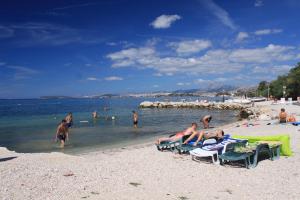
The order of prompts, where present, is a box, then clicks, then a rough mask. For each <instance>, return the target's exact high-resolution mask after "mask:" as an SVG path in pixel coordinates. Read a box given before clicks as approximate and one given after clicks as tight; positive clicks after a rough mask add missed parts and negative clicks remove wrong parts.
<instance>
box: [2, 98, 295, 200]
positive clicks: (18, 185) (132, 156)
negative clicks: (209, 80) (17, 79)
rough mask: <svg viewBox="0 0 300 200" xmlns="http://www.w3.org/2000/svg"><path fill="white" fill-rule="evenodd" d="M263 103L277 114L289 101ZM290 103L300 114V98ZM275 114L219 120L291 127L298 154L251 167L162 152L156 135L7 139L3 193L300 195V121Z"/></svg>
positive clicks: (230, 129) (231, 127) (272, 128)
mask: <svg viewBox="0 0 300 200" xmlns="http://www.w3.org/2000/svg"><path fill="white" fill-rule="evenodd" d="M257 106H258V107H259V106H261V108H260V110H264V111H263V112H264V113H268V114H270V115H273V114H277V111H278V109H280V107H281V106H282V105H269V104H268V103H259V104H257ZM285 107H286V108H287V111H288V112H290V113H291V112H295V113H296V115H297V119H298V120H300V118H299V117H300V106H295V105H286V106H285ZM271 121H273V120H271ZM250 122H254V121H250ZM269 122H270V120H266V121H264V120H261V119H260V120H256V121H255V124H257V125H255V126H249V127H245V126H242V124H243V123H244V121H238V122H233V123H229V124H226V125H224V126H222V127H218V128H224V130H225V133H230V134H240V135H274V134H283V133H285V134H289V135H290V137H291V146H292V150H293V151H294V156H293V157H281V158H280V159H279V160H277V161H270V160H264V161H262V162H260V163H259V165H258V166H257V167H256V168H255V169H251V170H247V169H244V168H235V167H232V166H226V167H223V166H217V165H213V164H209V163H198V162H195V161H192V160H191V157H190V156H188V155H177V154H172V153H170V152H159V151H157V150H156V147H155V146H154V144H153V141H152V142H150V141H149V142H143V143H142V144H136V145H129V146H126V147H120V148H114V149H107V150H102V151H95V152H89V153H84V154H79V155H68V154H63V153H32V154H31V153H26V154H24V153H15V152H12V151H8V150H6V149H5V148H3V147H2V148H0V155H1V157H0V158H1V159H5V158H6V159H8V158H11V159H10V160H5V161H1V162H0V179H1V183H0V199H204V198H207V199H274V198H275V199H283V198H284V199H297V198H298V197H299V196H300V192H299V190H297V188H298V183H299V182H300V172H299V168H300V155H299V153H300V146H299V143H300V132H299V129H300V127H299V126H298V127H297V126H292V125H279V124H278V125H277V124H276V125H267V123H269ZM238 124H239V125H240V126H239V127H236V126H237V125H238ZM14 157H16V158H14ZM287 169H288V170H287ZM283 184H284V185H285V187H284V189H283V187H282V185H283Z"/></svg>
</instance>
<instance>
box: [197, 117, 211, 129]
mask: <svg viewBox="0 0 300 200" xmlns="http://www.w3.org/2000/svg"><path fill="white" fill-rule="evenodd" d="M211 119H212V116H211V115H205V116H204V117H202V119H201V120H200V122H202V123H203V127H204V128H205V129H206V128H209V122H210V121H211Z"/></svg>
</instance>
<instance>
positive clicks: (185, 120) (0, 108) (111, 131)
mask: <svg viewBox="0 0 300 200" xmlns="http://www.w3.org/2000/svg"><path fill="white" fill-rule="evenodd" d="M143 100H145V99H141V98H116V99H65V100H61V99H60V100H0V145H1V146H5V147H8V148H9V149H11V150H15V151H18V152H49V151H61V150H60V149H59V148H58V146H59V145H58V143H55V142H54V137H55V131H56V127H57V125H58V123H59V122H60V121H61V119H63V117H64V116H65V114H66V113H68V112H73V116H74V126H73V128H71V130H70V141H69V142H68V143H67V145H66V147H65V149H64V150H63V151H64V152H67V153H73V152H80V151H81V152H82V151H89V150H90V149H92V148H109V147H111V146H113V145H118V144H120V143H128V142H131V143H135V142H138V141H139V140H144V139H147V138H153V137H155V136H158V135H162V134H169V133H172V132H176V131H180V130H183V129H184V128H186V127H187V126H189V125H190V124H191V123H192V122H199V119H200V118H201V117H202V116H204V115H206V114H211V115H212V116H213V120H212V122H211V123H212V126H215V127H216V126H219V125H221V124H225V123H228V122H232V121H235V120H236V118H235V116H236V113H235V112H234V111H220V110H206V109H138V108H137V106H138V105H139V103H140V102H141V101H143ZM149 100H153V99H149ZM104 108H109V109H104ZM95 110H97V112H98V113H99V115H100V118H99V119H96V120H93V119H92V115H91V113H92V112H93V111H95ZM132 110H137V111H138V113H139V128H138V129H134V128H133V127H132V116H131V114H132V113H131V111H132ZM111 116H115V120H112V119H111ZM81 121H84V122H81Z"/></svg>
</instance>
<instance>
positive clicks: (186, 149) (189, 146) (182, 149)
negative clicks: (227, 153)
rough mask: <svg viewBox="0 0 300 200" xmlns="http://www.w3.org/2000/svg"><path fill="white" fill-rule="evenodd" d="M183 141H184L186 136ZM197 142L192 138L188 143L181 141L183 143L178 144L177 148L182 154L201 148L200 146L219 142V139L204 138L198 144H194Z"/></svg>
mask: <svg viewBox="0 0 300 200" xmlns="http://www.w3.org/2000/svg"><path fill="white" fill-rule="evenodd" d="M182 141H183V142H184V141H185V138H184V139H183V140H182ZM195 142H196V141H195V140H192V141H191V142H189V143H188V144H183V143H181V144H179V145H177V146H176V149H177V151H178V153H179V154H182V153H188V152H190V151H191V150H193V149H196V148H200V147H203V146H205V145H211V144H217V140H216V139H214V138H211V139H207V140H202V141H200V142H199V143H198V144H197V145H196V146H194V143H195Z"/></svg>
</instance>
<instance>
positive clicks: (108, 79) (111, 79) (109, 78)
mask: <svg viewBox="0 0 300 200" xmlns="http://www.w3.org/2000/svg"><path fill="white" fill-rule="evenodd" d="M104 79H105V80H106V81H122V80H123V78H122V77H119V76H109V77H105V78H104Z"/></svg>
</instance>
